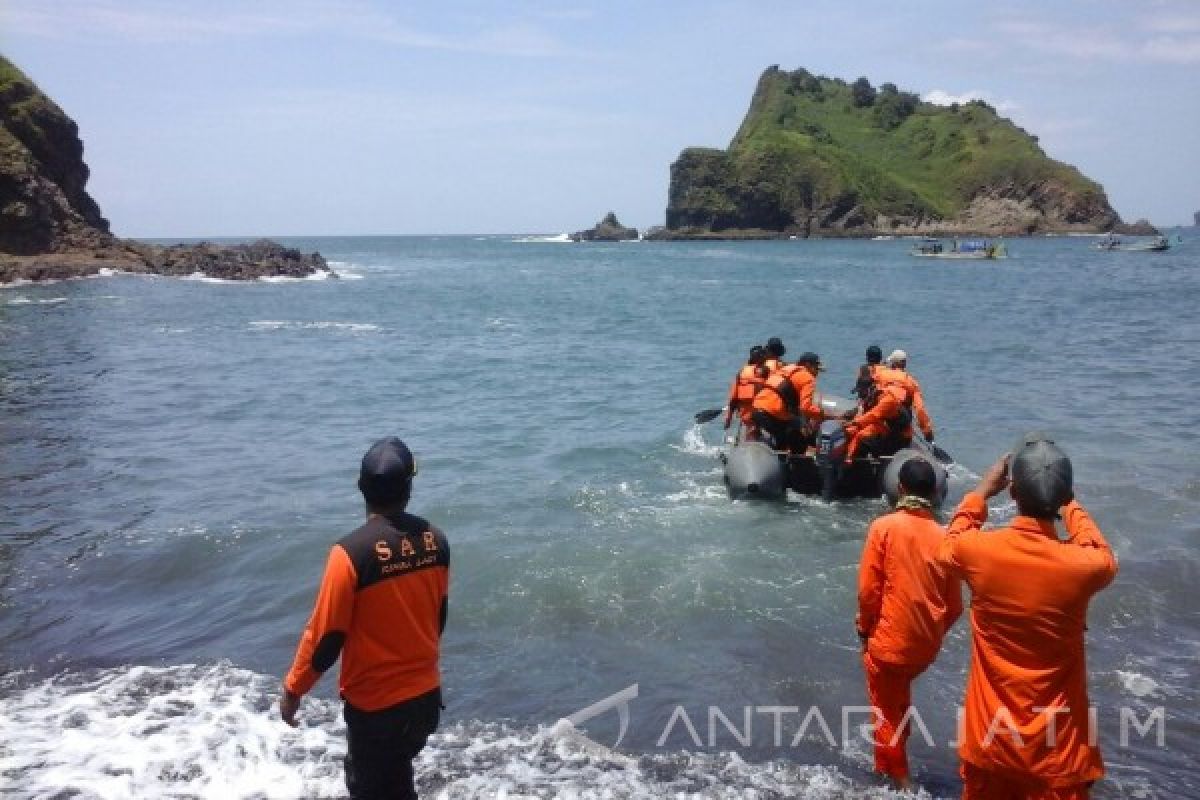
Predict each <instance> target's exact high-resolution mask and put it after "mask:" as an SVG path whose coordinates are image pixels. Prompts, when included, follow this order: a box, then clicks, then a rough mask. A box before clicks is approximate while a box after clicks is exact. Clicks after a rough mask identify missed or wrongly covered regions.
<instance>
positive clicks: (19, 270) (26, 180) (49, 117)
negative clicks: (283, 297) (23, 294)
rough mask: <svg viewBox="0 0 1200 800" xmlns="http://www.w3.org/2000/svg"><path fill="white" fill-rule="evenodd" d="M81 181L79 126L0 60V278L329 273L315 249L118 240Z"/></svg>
mask: <svg viewBox="0 0 1200 800" xmlns="http://www.w3.org/2000/svg"><path fill="white" fill-rule="evenodd" d="M87 181H88V167H87V164H86V163H84V160H83V142H82V141H81V140H80V138H79V128H78V126H76V124H75V122H74V121H72V120H71V118H70V117H68V116H67V115H66V114H65V113H64V112H63V110H62V109H61V108H59V107H58V106H57V105H56V104H55V103H54V101H52V100H51V99H50V98H49V97H47V96H46V95H45V94H43V93H42V92H41V91H40V90H39V89H38V88H37V86H36V85H35V84H34V83H33V81H31V80H30V79H29V78H28V77H26V76H25V74H24V73H22V72H21V70H19V69H17V67H16V66H14V65H13V64H12V62H10V61H8V60H7V59H6V58H4V57H3V56H0V283H9V282H11V281H14V280H17V279H24V280H47V279H59V278H68V277H76V276H80V275H91V274H94V273H96V272H99V271H100V270H101V269H103V268H110V269H118V270H125V271H130V272H153V273H161V274H169V275H179V274H191V273H193V272H203V273H204V274H206V275H209V276H212V277H218V278H230V279H242V278H257V277H264V276H267V275H290V276H297V277H298V276H302V275H308V274H312V273H314V272H316V271H317V270H327V269H328V266H327V265H326V263H325V260H324V259H323V258H322V257H321V256H320V255H319V254H316V253H312V254H308V255H305V254H302V253H300V252H299V251H296V250H291V249H288V248H285V247H282V246H280V245H278V244H275V243H273V242H255V243H254V244H251V245H241V246H237V247H218V246H215V245H210V244H201V245H177V246H174V247H168V248H163V247H157V246H154V245H149V244H144V243H140V242H134V241H129V240H123V239H118V238H117V237H115V236H113V235H112V233H111V232H110V231H109V225H108V220H106V219H105V218H104V216H103V215H102V214H101V212H100V207H99V205H98V204H97V203H96V201H95V200H94V199H92V197H91V195H89V194H88V193H87V189H86V186H87Z"/></svg>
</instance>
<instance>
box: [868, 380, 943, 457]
mask: <svg viewBox="0 0 1200 800" xmlns="http://www.w3.org/2000/svg"><path fill="white" fill-rule="evenodd" d="M871 375H872V376H873V377H874V378H875V382H876V383H878V384H880V386H882V385H884V384H886V383H898V384H900V385H901V386H903V387H904V388H905V390H907V391H908V396H909V397H910V398H912V410H913V418H914V419H915V420H916V422H917V427H918V428H920V429H921V433H923V434H925V438H926V439H928V438H929V437H931V436H933V420H932V419H930V417H929V411H928V410H927V409H926V408H925V398H924V396H922V394H921V384H919V383H917V379H916V378H914V377H913V376H912V374H911V373H909V372H907V371H906V370H902V369H899V368H897V367H883V366H877V367H875V368H874V369H873V370H871Z"/></svg>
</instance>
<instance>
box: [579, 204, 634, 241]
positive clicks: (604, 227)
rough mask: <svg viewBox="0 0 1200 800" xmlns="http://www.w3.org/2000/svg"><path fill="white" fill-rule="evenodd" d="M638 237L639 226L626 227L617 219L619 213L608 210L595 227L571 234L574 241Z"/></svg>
mask: <svg viewBox="0 0 1200 800" xmlns="http://www.w3.org/2000/svg"><path fill="white" fill-rule="evenodd" d="M636 238H638V231H637V228H626V227H625V226H624V225H622V224H621V223H620V222H618V221H617V215H616V214H614V213H613V212H611V211H610V212H608V213H607V214H605V215H604V219H602V220H600V221H599V222H598V223H596V225H595V227H593V228H589V229H588V230H586V231H576V232H575V233H572V234H571V241H573V242H624V241H629V240H631V239H636Z"/></svg>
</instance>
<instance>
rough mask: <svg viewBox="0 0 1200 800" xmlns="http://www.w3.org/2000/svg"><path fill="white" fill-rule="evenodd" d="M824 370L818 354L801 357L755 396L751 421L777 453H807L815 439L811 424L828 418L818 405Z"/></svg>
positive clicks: (768, 381) (806, 354) (768, 378)
mask: <svg viewBox="0 0 1200 800" xmlns="http://www.w3.org/2000/svg"><path fill="white" fill-rule="evenodd" d="M823 369H824V367H823V366H821V357H820V356H818V355H817V354H816V353H812V352H806V353H801V354H800V357H799V358H798V359H796V363H795V364H784V365H783V366H782V367H780V368H779V371H778V372H774V373H772V374H770V375H768V376H767V380H766V382H765V383H764V384H763V387H762V389H760V390H759V392H758V394H756V395H755V396H754V401H753V403H752V406H753V411H752V412H751V419H752V420H753V421H754V424H755V425H757V426H758V428H759V430H761V431H765V432H766V433H767V434H768V435H769V436H770V437H771V440H772V442H773V443H774V446H775V447H776V449H780V450H792V451H793V452H803V451H804V448H805V446H806V445H807V443H808V440H809V439H811V438H812V426H811V425H810V420H811V421H815V422H818V423H819V422H820V421H821V420H823V419H825V418H826V414H825V411H824V410H823V409H822V408H821V406H819V405H817V402H816V390H817V373H818V372H820V371H821V370H823Z"/></svg>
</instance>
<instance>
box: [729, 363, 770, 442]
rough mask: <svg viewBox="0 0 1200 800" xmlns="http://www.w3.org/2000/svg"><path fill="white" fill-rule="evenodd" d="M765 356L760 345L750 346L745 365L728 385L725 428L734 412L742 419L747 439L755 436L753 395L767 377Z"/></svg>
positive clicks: (731, 419)
mask: <svg viewBox="0 0 1200 800" xmlns="http://www.w3.org/2000/svg"><path fill="white" fill-rule="evenodd" d="M766 358H767V351H766V350H764V349H763V348H762V346H761V345H757V344H756V345H754V347H751V348H750V358H748V359H747V360H746V365H745V366H743V367H742V368H741V369H740V370H739V371H738V374H737V375H736V376H735V377H734V379H733V385H731V386H730V387H729V401H728V402H727V403H726V405H725V430H729V425H730V423H732V422H733V415H734V413H735V412H736V413H737V415H738V417H739V419H741V421H742V428H743V429H744V430H745V436H746V438H747V439H754V438H757V431H756V430H755V428H754V420H753V418H752V417H751V415H752V414H753V413H754V395H756V394H758V390H759V389H761V388H762V385H763V383H764V382H765V381H766V378H767V369H766V367H764V366H763V361H765V360H766Z"/></svg>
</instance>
